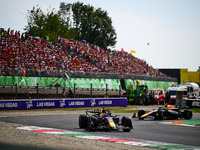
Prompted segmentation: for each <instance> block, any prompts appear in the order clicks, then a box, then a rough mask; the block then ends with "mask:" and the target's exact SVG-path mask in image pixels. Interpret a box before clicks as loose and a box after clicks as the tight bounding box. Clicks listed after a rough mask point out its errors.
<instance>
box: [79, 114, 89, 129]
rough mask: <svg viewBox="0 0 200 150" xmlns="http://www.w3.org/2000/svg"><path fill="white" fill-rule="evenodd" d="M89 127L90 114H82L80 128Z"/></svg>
mask: <svg viewBox="0 0 200 150" xmlns="http://www.w3.org/2000/svg"><path fill="white" fill-rule="evenodd" d="M87 127H88V116H87V115H80V116H79V128H81V129H83V128H87Z"/></svg>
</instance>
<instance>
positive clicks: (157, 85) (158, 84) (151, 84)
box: [125, 79, 178, 91]
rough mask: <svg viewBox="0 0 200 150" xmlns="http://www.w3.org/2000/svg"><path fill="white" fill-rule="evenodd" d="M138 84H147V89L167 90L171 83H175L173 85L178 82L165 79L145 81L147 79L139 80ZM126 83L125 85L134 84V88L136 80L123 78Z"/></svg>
mask: <svg viewBox="0 0 200 150" xmlns="http://www.w3.org/2000/svg"><path fill="white" fill-rule="evenodd" d="M139 81H140V84H143V85H144V84H146V85H147V86H148V90H157V89H161V90H165V91H166V90H167V88H168V87H170V86H171V85H172V83H174V84H175V86H177V85H178V82H167V81H147V80H139ZM125 83H126V87H128V86H129V85H132V84H133V85H134V88H136V85H137V83H136V80H131V79H127V80H125Z"/></svg>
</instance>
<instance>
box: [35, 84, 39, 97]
mask: <svg viewBox="0 0 200 150" xmlns="http://www.w3.org/2000/svg"><path fill="white" fill-rule="evenodd" d="M36 89H37V98H39V88H38V83H37V86H36Z"/></svg>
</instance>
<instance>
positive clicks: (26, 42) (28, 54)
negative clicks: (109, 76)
mask: <svg viewBox="0 0 200 150" xmlns="http://www.w3.org/2000/svg"><path fill="white" fill-rule="evenodd" d="M24 35H25V36H24ZM0 38H1V39H0V65H1V66H0V68H1V75H3V76H20V75H22V72H23V71H25V72H27V73H26V74H25V75H26V76H33V75H35V76H40V75H41V72H46V73H47V76H56V74H53V73H52V72H55V71H57V72H63V71H72V72H93V73H102V72H104V73H114V74H120V75H124V74H134V75H144V76H154V77H169V76H167V75H165V74H163V73H162V72H160V71H158V70H156V69H154V68H153V67H152V66H150V65H149V64H147V63H146V62H145V61H144V60H141V59H139V58H137V57H135V56H133V55H132V54H130V53H127V52H122V51H116V50H110V49H104V48H101V47H99V46H97V45H95V44H90V43H87V42H85V41H76V40H71V39H64V38H61V37H59V39H58V40H57V41H56V42H55V43H52V42H49V41H46V40H45V39H42V38H39V37H32V36H28V35H27V34H22V35H21V36H20V32H17V31H15V32H14V30H10V29H8V30H7V31H5V30H2V31H1V37H0ZM119 58H120V59H119ZM27 70H34V71H35V72H37V74H31V73H29V71H27ZM43 76H45V75H43Z"/></svg>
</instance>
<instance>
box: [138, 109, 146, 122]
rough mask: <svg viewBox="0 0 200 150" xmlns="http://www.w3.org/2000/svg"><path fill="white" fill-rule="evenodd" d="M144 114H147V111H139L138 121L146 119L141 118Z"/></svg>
mask: <svg viewBox="0 0 200 150" xmlns="http://www.w3.org/2000/svg"><path fill="white" fill-rule="evenodd" d="M144 114H145V111H144V110H139V111H138V119H139V120H144V118H142V117H141V116H142V115H144Z"/></svg>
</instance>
